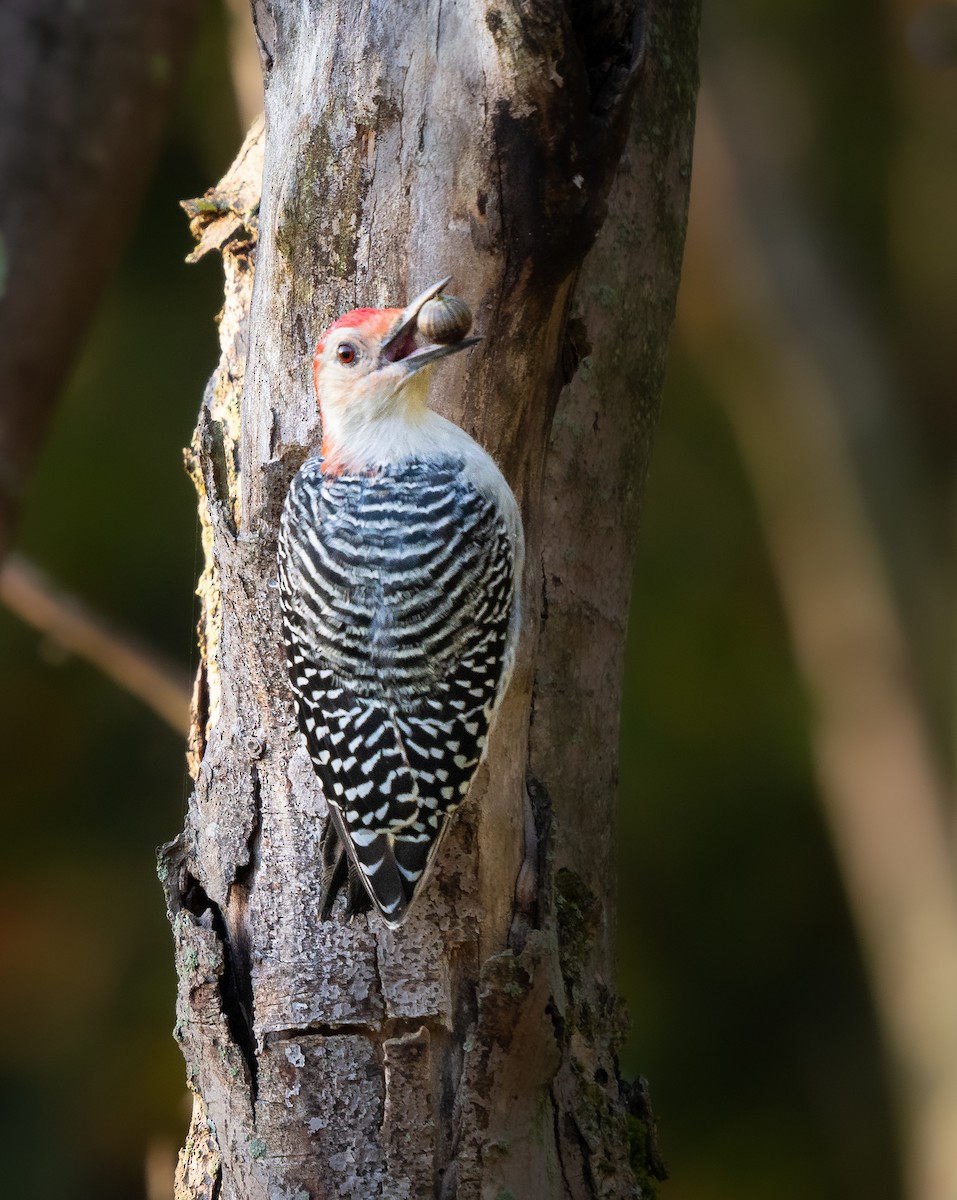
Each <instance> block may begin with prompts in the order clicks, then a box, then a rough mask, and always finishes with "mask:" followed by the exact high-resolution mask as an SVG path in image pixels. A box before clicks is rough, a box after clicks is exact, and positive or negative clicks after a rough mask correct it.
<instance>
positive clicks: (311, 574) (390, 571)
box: [279, 279, 524, 927]
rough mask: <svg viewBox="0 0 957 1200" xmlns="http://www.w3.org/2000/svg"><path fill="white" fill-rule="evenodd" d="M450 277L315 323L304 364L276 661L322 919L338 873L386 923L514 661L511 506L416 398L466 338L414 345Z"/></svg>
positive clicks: (394, 918)
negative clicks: (317, 836) (302, 771)
mask: <svg viewBox="0 0 957 1200" xmlns="http://www.w3.org/2000/svg"><path fill="white" fill-rule="evenodd" d="M448 283H449V280H448V279H445V280H442V281H441V282H440V283H437V284H434V285H433V286H432V287H430V288H427V289H426V290H425V291H424V292H422V294H421V295H419V296H417V297H416V298H415V300H413V301H412V302H411V303H410V304H409V305H407V307H406V308H404V309H399V308H384V309H378V308H359V309H355V310H353V311H352V312H348V313H346V314H345V315H344V316H341V317H340V318H339V319H338V320H337V321H334V322H333V324H332V325H330V327H329V328H328V329H327V330H326V332H325V334H324V335H323V337H322V339H321V340H320V341H319V344H318V346H317V347H316V353H315V359H314V381H315V390H316V398H317V402H318V405H319V410H320V413H321V417H322V447H321V452H320V453H319V454H318V455H317V456H315V457H312V458H309V459H307V461H306V462H305V463H304V464H303V466H302V467H301V469H300V470H299V472H298V474H297V475H296V476H295V478H294V479H293V482H292V485H291V487H290V489H289V494H288V496H287V498H286V503H285V506H284V509H283V514H282V521H281V525H280V534H279V595H280V602H281V606H282V614H283V636H284V640H285V646H286V661H287V666H288V670H289V679H290V683H291V685H292V692H293V696H294V698H295V702H296V709H297V714H298V719H299V728H300V730H301V731H302V733H303V734H304V736H305V741H306V746H307V748H308V751H309V754H310V757H311V758H312V762H313V766H314V767H315V770H316V774H317V775H318V777H319V781H320V783H321V784H322V790H323V793H324V794H325V797H326V800H327V802H328V806H329V818H328V820H327V822H326V825H325V828H324V830H323V833H322V838H321V847H322V858H323V867H324V870H323V892H324V895H323V899H322V908H321V913H322V916H323V918H328V916H329V915H330V913H331V910H332V905H333V901H334V900H335V897H336V894H337V892H338V891H340V890H341V889H342V887H343V885H344V884H345V883H346V879H347V876H348V891H347V911H348V912H349V914H350V915H351V914H352V913H354V912H358V911H362V910H364V909H368V908H369V907H370V901H371V904H373V905H374V906H375V907H376V909H378V911H379V913H381V915H382V917H383V918H384V919H385V921H386V922H387V923H388V924H389V925H390V926H393V927H395V926H397V925H399V924H400V923H401V921H402V919H403V918H404V916H405V915H406V912H407V910H408V907H409V904H410V903H411V901H412V898H413V896H414V895H415V893H416V889H417V888H418V887H419V886H420V884H421V883H422V880H423V878H424V877H425V875H426V872H427V871H428V869H429V867H430V865H431V864H432V862H433V861H434V859H435V854H436V850H437V849H438V846H439V845H440V843H441V840H442V836H443V834H444V832H445V831H446V829H447V828H448V823H449V818H450V816H451V815H452V813H453V812H454V811H455V809H456V808H457V807H458V806H459V804H461V803H462V801H463V800H464V799H465V797H466V795H467V793H468V791H469V787H470V785H471V783H472V779H473V777H474V775H475V772H476V770H477V769H478V766H479V763H480V762H481V760H482V757H483V755H484V753H485V748H486V745H487V740H488V735H489V728H490V726H491V724H492V720H493V717H494V715H495V712H496V710H497V708H498V705H499V703H500V701H501V699H502V695H503V693H504V692H505V689H506V687H507V685H508V681H509V677H510V675H511V671H512V666H513V663H514V659H515V645H516V641H517V638H518V631H519V623H520V611H519V586H520V579H521V574H522V562H523V556H524V542H523V534H522V524H521V518H520V515H519V510H518V505H517V504H516V501H515V497H514V496H513V494H512V492H511V490H510V488H509V486H508V484H507V483H506V482H505V479H504V477H503V476H502V473H501V472H500V471H499V469H498V467H497V466H496V465H495V463H494V462H493V460H492V458H491V457H490V456H489V455H488V454H487V453H486V452H485V450H483V449H482V448H481V447H480V446H479V445H478V444H477V442H475V441H474V440H473V439H472V438H471V437H469V435H468V434H467V433H466V432H465V431H464V430H463V429H460V428H459V427H458V426H457V425H454V424H452V422H450V421H447V420H445V418H443V417H441V416H439V415H438V414H437V413H435V412H433V411H432V410H430V409H429V407H428V391H429V379H430V375H431V372H432V370H433V368H434V365H435V364H436V363H437V362H438V361H439V360H440V359H442V358H445V357H447V356H449V355H451V354H455V353H457V352H458V351H460V350H464V349H466V348H468V347H470V346H472V345H474V344H475V343H476V342H478V341H479V340H480V339H479V338H476V337H471V338H461V340H458V341H455V342H453V343H452V344H445V345H439V344H435V343H432V344H426V345H421V346H420V345H418V343H417V334H418V333H419V330H418V324H417V322H418V318H419V316H420V312H421V310H422V308H423V306H424V305H426V303H427V302H428V301H430V300H432V299H433V297H440V296H441V293H442V291H443V289H444V288H445V287H446V286H447V285H448ZM442 299H444V297H443V298H442ZM449 299H450V300H451V299H452V298H451V297H450V298H449ZM463 307H464V306H463ZM423 324H425V322H423Z"/></svg>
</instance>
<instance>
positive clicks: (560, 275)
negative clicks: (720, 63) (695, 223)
mask: <svg viewBox="0 0 957 1200" xmlns="http://www.w3.org/2000/svg"><path fill="white" fill-rule="evenodd" d="M254 14H255V17H256V22H257V29H258V33H259V37H260V39H261V43H262V47H263V54H264V61H265V63H266V131H267V132H266V136H265V139H263V137H262V135H261V132H260V131H257V130H254V131H252V133H251V135H250V138H249V139H248V140H247V144H246V147H244V151H243V153H242V154H241V155H240V158H239V159H238V160H237V163H236V164H235V165H234V168H233V170H232V171H231V173H230V176H229V177H227V179H225V180H224V181H223V183H222V184H221V185H220V187H219V188H218V189H216V190H215V191H214V192H213V193H211V194H210V196H209V197H208V198H207V200H206V202H205V203H203V204H202V205H200V206H199V207H198V208H197V209H195V210H194V212H195V227H196V229H197V232H198V234H199V235H200V237H201V239H202V240H201V245H200V250H205V249H210V248H213V247H216V246H219V245H222V249H223V255H224V262H225V267H226V305H225V308H224V312H223V316H222V320H221V326H220V328H221V339H222V346H223V358H222V361H221V364H220V368H219V370H218V372H217V374H216V375H215V376H214V377H213V380H212V381H211V383H210V387H209V389H208V391H207V395H206V397H205V402H204V405H203V409H202V412H201V416H200V423H199V426H198V429H197V433H196V439H195V441H194V447H193V451H192V454H191V464H192V469H193V472H194V477H195V479H196V481H197V485H198V488H199V491H200V501H201V513H202V516H203V522H204V533H205V537H204V542H205V547H206V570H205V572H204V575H203V579H202V581H201V586H200V593H201V597H202V601H203V616H202V624H201V640H202V644H203V652H204V666H203V669H202V673H201V676H200V680H199V683H198V687H197V695H196V714H195V722H194V729H193V737H192V741H191V748H190V758H191V765H192V769H193V773H194V778H195V780H196V788H195V792H194V795H193V797H192V799H191V803H190V808H189V813H188V817H187V823H186V829H185V830H184V833H183V835H182V836H181V837H180V838H179V839H178V840H177V842H176V843H174V844H172V845H171V846H170V847H168V848H167V850H166V852H165V854H164V856H163V858H162V860H161V873H162V874H163V876H164V878H165V880H166V884H167V893H168V899H169V905H170V913H171V919H172V922H173V928H174V935H175V939H176V951H177V969H178V972H179V978H180V991H179V1008H178V1023H177V1032H178V1036H179V1038H180V1040H181V1043H182V1046H183V1050H184V1054H185V1056H186V1059H187V1064H188V1069H189V1077H190V1082H191V1085H192V1087H193V1088H194V1091H195V1094H196V1104H195V1110H194V1120H193V1126H192V1128H191V1131H190V1139H189V1142H188V1145H187V1148H186V1150H185V1151H184V1154H183V1156H182V1159H181V1169H180V1173H179V1179H178V1194H179V1195H180V1196H182V1197H186V1196H189V1197H206V1196H208V1197H212V1196H214V1195H217V1196H220V1197H222V1198H223V1200H232V1198H233V1197H236V1198H243V1200H245V1198H247V1197H267V1196H268V1197H270V1198H272V1197H294V1196H295V1197H313V1198H316V1200H318V1198H320V1197H330V1198H332V1197H335V1198H337V1200H338V1198H340V1197H355V1198H356V1200H359V1198H362V1200H366V1198H369V1197H375V1196H381V1197H386V1198H390V1200H400V1198H402V1197H410V1198H418V1197H430V1196H435V1197H441V1198H451V1197H459V1198H460V1200H470V1198H472V1197H475V1198H478V1197H483V1198H484V1197H491V1198H500V1197H506V1196H509V1195H511V1196H513V1197H516V1198H519V1197H521V1198H529V1200H533V1198H539V1197H541V1198H542V1200H546V1198H551V1197H556V1198H557V1197H569V1198H576V1200H577V1198H579V1197H582V1198H585V1197H596V1196H602V1197H626V1196H633V1195H636V1194H642V1193H641V1192H640V1191H636V1190H635V1189H636V1187H637V1184H636V1179H635V1176H634V1174H633V1172H632V1167H631V1164H630V1163H629V1139H628V1132H627V1113H626V1103H625V1095H624V1092H623V1089H622V1087H621V1086H620V1080H619V1078H618V1070H617V1062H616V1058H615V1052H616V1047H617V1045H618V1044H619V1041H620V1037H621V1033H622V1028H623V1016H622V1013H621V1010H620V1006H619V1003H618V1001H617V998H616V994H615V989H614V952H613V938H614V922H613V913H614V892H615V887H614V870H613V863H614V800H615V797H614V784H615V750H616V744H617V707H618V693H619V687H620V676H621V659H622V650H623V643H624V632H625V623H626V619H627V599H628V591H629V582H630V577H631V554H632V545H633V539H634V529H635V522H636V519H637V503H638V497H639V494H640V489H641V482H642V479H643V475H644V471H645V467H646V464H647V456H648V451H649V447H650V439H651V431H652V429H653V425H654V420H655V414H656V411H657V404H658V397H659V391H660V384H661V378H662V371H663V362H664V352H665V345H666V340H667V334H668V330H669V327H670V322H671V316H672V312H673V304H674V296H675V290H676V285H677V275H678V269H679V265H680V256H681V247H682V241H683V228H684V216H685V206H686V200H687V187H688V170H689V160H690V145H691V131H692V123H693V112H694V94H695V63H694V56H695V27H696V16H697V14H696V11H695V6H694V4H690V3H689V4H687V5H678V6H667V5H665V4H664V3H661V4H656V5H653V6H649V8H648V11H647V13H646V12H645V11H644V10H643V9H642V10H641V11H640V12H638V11H636V10H635V9H634V8H633V7H632V6H629V5H608V6H594V7H589V6H581V7H580V8H576V10H575V17H574V19H571V18H569V16H568V13H567V11H566V9H565V8H564V7H563V6H561V5H558V4H553V3H538V4H529V3H524V4H520V5H519V4H511V3H510V4H497V5H494V6H489V5H484V4H477V3H461V4H451V3H449V2H448V0H445V3H441V4H440V3H425V4H417V3H412V2H411V0H409V2H402V3H394V4H390V5H379V4H373V5H358V4H356V5H352V4H340V5H339V6H332V5H320V4H318V3H312V4H310V3H303V4H299V5H296V6H293V5H280V4H273V5H269V4H266V3H255V4H254ZM632 112H633V113H634V121H633V124H632V132H631V135H630V140H629V141H628V143H627V147H626V149H625V154H624V157H623V158H622V157H621V152H622V147H623V145H624V139H625V137H626V134H627V129H628V117H629V116H630V115H631V113H632ZM263 153H264V158H263V157H262V156H263ZM620 159H621V163H620V168H619V160H620ZM260 163H262V205H261V209H257V208H256V197H257V187H256V184H257V182H258V179H257V176H258V173H259V170H260ZM609 192H610V202H609ZM606 202H607V203H609V209H610V212H611V215H610V216H609V218H608V219H607V220H604V215H605V211H606ZM603 220H604V224H603ZM596 235H598V241H597V244H595V245H594V249H593V250H592V252H591V254H590V255H589V256H588V259H587V261H586V264H585V267H584V270H583V271H582V272H581V274H580V275H579V269H580V268H581V264H582V260H583V259H584V258H585V255H586V253H587V252H588V250H589V248H590V247H592V245H593V243H594V239H595V237H596ZM254 271H255V286H253V275H254ZM449 272H453V273H454V275H455V289H456V291H457V292H458V293H459V294H461V295H462V296H463V298H464V299H466V300H467V301H468V302H469V303H470V305H471V306H472V308H473V310H474V311H475V313H476V325H477V328H478V330H479V331H480V332H482V333H483V334H484V335H485V339H486V340H485V342H484V344H483V345H482V346H481V347H480V348H479V349H478V350H476V351H474V352H473V353H472V355H471V358H470V361H468V362H462V361H455V362H450V363H449V364H447V365H446V366H444V368H443V370H442V371H441V372H437V373H436V379H435V388H434V393H433V395H434V400H435V403H436V406H437V407H438V408H440V409H441V410H442V411H443V412H445V413H446V414H447V415H449V416H450V417H452V418H453V419H455V420H457V421H459V422H460V423H462V424H463V425H464V427H465V428H466V429H468V430H469V431H470V432H472V433H473V434H474V435H475V436H476V437H477V438H478V439H479V440H480V441H481V442H483V444H485V445H486V446H487V447H488V448H489V449H490V451H491V452H492V453H493V454H494V455H495V456H496V458H497V459H498V460H499V462H500V463H501V464H502V466H503V469H504V470H505V472H506V474H507V475H508V477H509V480H510V482H511V483H512V485H513V487H514V488H515V491H516V494H517V495H518V497H519V500H520V503H521V504H522V509H523V515H524V520H525V526H526V535H527V538H528V543H529V555H528V570H527V572H526V578H525V583H524V595H525V602H526V619H525V626H524V634H523V639H522V644H521V649H520V655H519V663H518V667H517V670H516V674H515V679H514V682H513V684H512V687H511V690H510V693H509V696H508V698H507V700H506V702H505V705H504V707H503V710H502V712H501V714H500V718H499V721H498V724H497V727H496V733H495V736H494V738H493V742H492V745H491V747H490V753H489V757H488V760H487V763H486V765H485V767H483V769H482V770H481V772H480V775H479V777H478V780H477V783H476V786H475V788H474V789H473V792H472V795H471V797H470V799H469V801H468V802H467V804H466V805H465V806H464V807H463V809H462V811H461V812H460V814H459V816H458V817H457V818H456V820H455V824H454V828H453V830H452V832H451V834H450V836H449V838H448V839H447V841H446V843H445V846H444V849H443V853H442V855H441V859H440V862H439V864H438V867H437V870H436V871H435V873H434V875H433V876H432V878H431V880H430V881H429V883H428V884H427V885H426V887H425V889H424V894H423V895H422V897H421V899H419V900H418V901H417V903H416V905H415V906H414V908H413V911H412V913H411V915H410V917H409V919H408V921H407V922H406V924H405V925H404V926H403V927H402V928H401V929H400V930H398V931H397V932H392V931H389V930H388V929H386V928H385V927H384V926H383V925H382V923H381V922H379V921H377V920H376V919H375V918H374V917H371V918H368V919H366V918H364V917H363V918H359V919H356V920H354V921H352V922H351V923H350V922H346V921H345V920H344V919H343V918H342V916H341V913H340V912H339V910H338V909H337V911H336V913H335V915H334V919H333V920H332V921H330V922H328V923H325V924H323V923H321V922H320V921H319V920H318V908H319V903H318V900H319V856H318V853H317V841H318V833H319V822H320V818H321V816H322V813H323V811H324V802H323V799H322V796H321V794H320V790H319V788H318V785H317V783H316V780H315V777H314V775H313V772H312V768H311V766H310V763H309V760H308V757H307V755H306V753H305V750H304V748H303V747H302V746H301V745H300V742H299V737H298V735H297V733H296V731H295V722H294V719H293V712H292V704H291V698H290V696H289V692H288V689H287V686H286V682H285V677H284V669H283V665H282V654H281V642H280V636H279V619H278V606H277V603H276V595H275V590H274V589H273V588H271V587H270V583H271V581H272V580H274V578H275V565H274V561H275V540H276V525H277V521H278V515H279V510H280V506H281V503H282V500H283V497H284V494H285V490H286V488H287V487H288V483H289V480H290V478H291V476H292V474H293V473H294V471H295V469H296V468H297V467H298V465H299V463H300V462H301V461H302V459H303V458H304V457H305V455H306V453H307V452H308V450H309V449H311V448H314V447H315V445H316V444H317V441H318V434H319V431H318V427H317V426H318V421H317V414H316V410H315V406H314V401H313V398H312V395H311V391H310V375H311V372H310V361H311V355H312V348H313V344H314V342H315V340H316V338H317V337H318V335H319V333H320V332H321V331H322V329H323V328H324V326H325V325H326V324H327V323H328V321H329V320H330V319H331V318H333V317H334V316H336V315H337V314H338V313H339V312H340V311H342V310H344V309H346V308H349V307H352V306H354V305H356V304H358V303H367V304H377V303H402V302H403V301H404V300H405V299H406V298H407V297H408V296H410V295H411V294H412V293H414V292H415V291H416V290H418V289H420V288H421V287H422V286H424V285H425V284H427V283H429V282H432V281H433V280H434V279H437V278H440V277H442V276H443V275H444V274H447V273H449ZM576 280H577V287H576ZM589 343H591V347H592V350H591V353H590V354H589V353H588V349H589ZM463 358H464V356H463ZM569 380H571V382H570V383H569V382H568V381H569ZM566 385H567V386H566ZM556 410H557V412H556ZM240 412H241V414H242V419H240ZM550 435H551V442H550V443H549V437H550Z"/></svg>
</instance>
